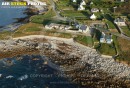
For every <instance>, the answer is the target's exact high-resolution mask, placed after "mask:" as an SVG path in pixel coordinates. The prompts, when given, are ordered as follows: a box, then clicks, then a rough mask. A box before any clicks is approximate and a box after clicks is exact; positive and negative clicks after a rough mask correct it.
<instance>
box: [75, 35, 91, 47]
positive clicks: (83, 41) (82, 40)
mask: <svg viewBox="0 0 130 88" xmlns="http://www.w3.org/2000/svg"><path fill="white" fill-rule="evenodd" d="M74 39H75V41H77V42H79V43H81V44H83V45H86V46H90V47H92V46H93V39H92V37H90V36H83V35H78V36H77V37H75V38H74Z"/></svg>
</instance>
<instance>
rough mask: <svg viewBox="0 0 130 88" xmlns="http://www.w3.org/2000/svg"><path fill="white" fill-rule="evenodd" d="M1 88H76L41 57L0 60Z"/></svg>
mask: <svg viewBox="0 0 130 88" xmlns="http://www.w3.org/2000/svg"><path fill="white" fill-rule="evenodd" d="M0 74H1V75H0V88H47V87H48V88H61V87H62V88H76V85H74V84H73V83H71V82H70V81H69V80H68V79H66V78H65V77H64V76H62V75H63V73H62V72H60V71H57V70H55V69H53V68H51V67H49V66H48V65H45V64H44V60H43V57H41V56H39V55H31V56H29V55H24V56H22V57H21V56H20V57H13V58H4V59H2V60H0Z"/></svg>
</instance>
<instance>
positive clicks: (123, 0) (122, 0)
mask: <svg viewBox="0 0 130 88" xmlns="http://www.w3.org/2000/svg"><path fill="white" fill-rule="evenodd" d="M117 1H119V2H125V0H117Z"/></svg>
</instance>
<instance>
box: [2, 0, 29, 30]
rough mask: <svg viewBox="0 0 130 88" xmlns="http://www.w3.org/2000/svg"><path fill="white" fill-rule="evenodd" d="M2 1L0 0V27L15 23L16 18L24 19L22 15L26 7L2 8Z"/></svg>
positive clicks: (24, 15)
mask: <svg viewBox="0 0 130 88" xmlns="http://www.w3.org/2000/svg"><path fill="white" fill-rule="evenodd" d="M3 1H4V0H0V27H3V26H6V25H9V24H12V23H14V22H16V21H17V20H16V18H24V17H26V16H27V15H26V14H24V11H25V9H26V8H27V7H25V6H21V7H19V6H2V2H3ZM11 1H12V0H11Z"/></svg>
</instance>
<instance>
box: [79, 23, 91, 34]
mask: <svg viewBox="0 0 130 88" xmlns="http://www.w3.org/2000/svg"><path fill="white" fill-rule="evenodd" d="M79 32H83V33H87V32H89V27H88V26H87V25H80V26H79Z"/></svg>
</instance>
